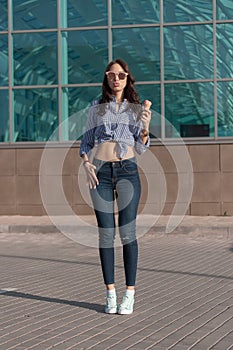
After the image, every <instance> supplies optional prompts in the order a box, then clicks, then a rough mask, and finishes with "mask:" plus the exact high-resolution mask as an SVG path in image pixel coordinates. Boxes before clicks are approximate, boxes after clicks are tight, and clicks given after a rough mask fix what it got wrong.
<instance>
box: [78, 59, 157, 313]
mask: <svg viewBox="0 0 233 350" xmlns="http://www.w3.org/2000/svg"><path fill="white" fill-rule="evenodd" d="M150 105H151V103H150V101H145V103H144V106H142V105H141V104H140V101H139V97H138V95H137V92H136V90H135V88H134V78H133V76H132V74H131V72H130V70H129V68H128V65H127V63H126V62H124V61H123V60H121V59H116V60H114V61H112V62H110V63H109V64H108V66H107V68H106V71H105V75H104V80H103V85H102V97H101V99H100V101H97V102H94V104H93V106H92V107H91V108H90V110H89V115H88V121H87V129H86V132H85V134H84V136H83V139H82V142H81V146H80V155H81V157H82V158H83V165H84V168H85V171H86V175H87V182H88V184H89V187H90V193H91V198H92V202H93V206H94V210H95V214H96V218H97V223H98V231H99V254H100V261H101V267H102V272H103V278H104V283H105V285H106V289H107V292H106V306H105V312H106V313H109V314H113V313H117V312H118V313H119V314H122V315H123V314H131V313H132V312H133V306H134V294H135V282H136V272H137V260H138V243H137V238H136V215H137V209H138V203H139V198H140V193H141V185H140V179H139V175H138V169H137V164H136V159H135V155H134V150H136V152H137V153H139V154H142V153H143V152H144V151H145V150H146V149H147V147H148V146H149V123H150V119H151V112H150V111H149V108H150ZM95 139H97V140H98V146H97V150H96V154H95V158H94V160H93V162H90V160H89V156H90V151H91V149H92V148H93V147H94V144H95ZM115 200H116V203H117V207H118V227H119V234H120V238H121V242H122V245H123V260H124V269H125V279H126V291H125V294H124V296H123V299H122V303H121V304H120V306H119V307H118V306H117V295H116V289H115V280H114V238H115V228H116V225H115V215H114V201H115Z"/></svg>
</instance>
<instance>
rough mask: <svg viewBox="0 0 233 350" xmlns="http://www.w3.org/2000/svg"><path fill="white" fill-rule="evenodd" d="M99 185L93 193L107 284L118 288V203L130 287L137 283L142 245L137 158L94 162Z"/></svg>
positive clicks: (127, 278) (100, 250)
mask: <svg viewBox="0 0 233 350" xmlns="http://www.w3.org/2000/svg"><path fill="white" fill-rule="evenodd" d="M93 164H94V165H95V166H96V174H97V177H98V180H99V185H98V186H97V188H96V189H93V190H91V191H90V193H91V198H92V202H93V206H94V211H95V215H96V219H97V224H98V231H99V254H100V261H101V267H102V272H103V278H104V283H105V284H106V285H108V284H114V283H115V276H114V275H115V274H114V272H115V271H114V240H115V235H116V223H115V203H116V205H117V211H118V228H119V234H120V239H121V243H122V245H123V261H124V269H125V280H126V285H127V286H134V285H135V282H136V273H137V261H138V243H137V238H136V216H137V210H138V204H139V199H140V195H141V183H140V178H139V174H138V167H137V163H136V159H135V158H130V159H126V160H122V161H117V162H105V161H102V160H99V159H94V160H93Z"/></svg>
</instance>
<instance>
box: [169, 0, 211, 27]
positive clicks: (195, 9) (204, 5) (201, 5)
mask: <svg viewBox="0 0 233 350" xmlns="http://www.w3.org/2000/svg"><path fill="white" fill-rule="evenodd" d="M163 6H164V10H163V11H164V22H171V23H173V22H194V21H209V20H211V19H212V16H213V15H212V1H210V0H209V1H190V0H176V1H174V0H163Z"/></svg>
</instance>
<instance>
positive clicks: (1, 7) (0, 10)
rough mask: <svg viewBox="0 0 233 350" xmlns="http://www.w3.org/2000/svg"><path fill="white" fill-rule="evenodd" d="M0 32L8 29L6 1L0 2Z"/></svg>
mask: <svg viewBox="0 0 233 350" xmlns="http://www.w3.org/2000/svg"><path fill="white" fill-rule="evenodd" d="M0 14H1V15H0V31H1V30H7V27H8V13H7V0H1V1H0Z"/></svg>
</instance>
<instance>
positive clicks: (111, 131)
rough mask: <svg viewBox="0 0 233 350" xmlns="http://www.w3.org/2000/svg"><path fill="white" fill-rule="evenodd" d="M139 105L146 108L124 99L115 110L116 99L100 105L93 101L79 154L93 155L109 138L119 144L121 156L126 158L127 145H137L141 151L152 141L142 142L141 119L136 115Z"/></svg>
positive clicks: (137, 150)
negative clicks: (96, 145)
mask: <svg viewBox="0 0 233 350" xmlns="http://www.w3.org/2000/svg"><path fill="white" fill-rule="evenodd" d="M138 108H140V109H141V112H142V110H143V107H142V106H141V105H135V104H131V103H129V102H128V101H127V100H124V101H123V102H122V103H121V105H120V108H119V110H118V111H116V99H115V98H114V99H113V100H112V101H111V102H109V103H106V104H98V101H94V102H93V104H92V106H91V107H90V109H89V113H88V118H87V125H86V131H85V133H84V135H83V138H82V141H81V145H80V156H82V155H83V154H84V153H86V154H90V152H91V150H92V148H93V147H94V146H95V140H97V142H98V144H101V143H103V142H108V141H115V142H117V144H118V155H119V158H124V156H125V154H126V152H127V146H131V147H134V148H135V150H136V152H137V153H138V154H142V153H144V152H145V150H146V149H147V148H148V147H149V144H150V140H149V138H148V141H147V143H146V144H144V143H143V142H142V139H141V130H142V122H141V121H140V119H138V118H137V115H138V113H136V110H138Z"/></svg>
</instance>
